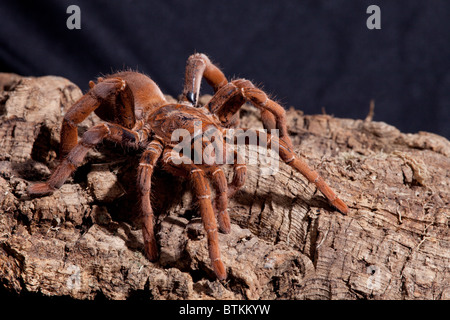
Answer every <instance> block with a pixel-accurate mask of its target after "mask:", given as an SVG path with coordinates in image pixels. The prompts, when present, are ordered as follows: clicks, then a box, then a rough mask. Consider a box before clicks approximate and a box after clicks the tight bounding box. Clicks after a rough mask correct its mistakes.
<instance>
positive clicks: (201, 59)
mask: <svg viewBox="0 0 450 320" xmlns="http://www.w3.org/2000/svg"><path fill="white" fill-rule="evenodd" d="M203 77H204V78H205V80H206V81H207V82H208V84H209V85H210V86H211V87H212V88H213V89H214V92H216V91H217V90H219V89H220V88H221V87H222V86H224V85H225V84H227V83H228V80H227V78H226V77H225V75H224V74H223V73H222V71H221V70H220V69H219V68H218V67H217V66H215V65H214V64H213V63H211V60H209V58H208V57H207V56H206V55H205V54H203V53H196V54H193V55H191V56H190V57H189V58H188V60H187V62H186V74H185V80H184V81H185V82H184V88H183V93H182V100H184V101H189V102H191V103H192V104H193V105H194V106H196V105H197V100H198V95H199V92H200V85H201V82H202V78H203Z"/></svg>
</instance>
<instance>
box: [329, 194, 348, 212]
mask: <svg viewBox="0 0 450 320" xmlns="http://www.w3.org/2000/svg"><path fill="white" fill-rule="evenodd" d="M331 204H332V205H333V207H335V208H336V209H338V210H339V212H340V213H342V214H347V213H348V207H347V205H346V204H345V203H344V201H342V200H341V199H339V198H336V199H334V200H333V201H332V202H331Z"/></svg>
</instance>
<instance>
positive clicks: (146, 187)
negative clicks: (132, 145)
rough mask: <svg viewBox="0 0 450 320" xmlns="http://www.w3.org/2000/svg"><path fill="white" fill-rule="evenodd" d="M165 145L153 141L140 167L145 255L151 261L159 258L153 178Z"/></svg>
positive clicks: (139, 184) (139, 180)
mask: <svg viewBox="0 0 450 320" xmlns="http://www.w3.org/2000/svg"><path fill="white" fill-rule="evenodd" d="M162 149H163V146H162V144H161V143H160V142H159V141H156V140H155V141H152V142H150V144H149V145H148V147H147V148H146V150H145V151H144V153H143V154H142V157H141V160H140V161H139V168H138V189H139V192H140V200H141V214H142V235H143V237H144V246H145V255H146V256H147V258H148V259H149V260H150V261H156V260H157V259H158V248H157V246H156V239H155V233H154V221H153V220H154V217H153V209H152V205H151V203H150V190H151V179H152V175H153V168H154V167H155V165H156V162H157V161H158V158H159V157H160V156H161V152H162Z"/></svg>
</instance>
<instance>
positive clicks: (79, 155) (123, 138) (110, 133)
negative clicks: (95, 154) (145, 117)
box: [27, 123, 139, 195]
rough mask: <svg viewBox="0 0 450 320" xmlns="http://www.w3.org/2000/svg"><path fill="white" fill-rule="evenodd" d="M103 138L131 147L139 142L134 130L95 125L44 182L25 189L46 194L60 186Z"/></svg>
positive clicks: (32, 193) (31, 192) (108, 125)
mask: <svg viewBox="0 0 450 320" xmlns="http://www.w3.org/2000/svg"><path fill="white" fill-rule="evenodd" d="M103 139H108V140H110V141H113V142H117V143H120V144H122V145H124V146H129V147H132V148H137V146H138V144H139V135H138V134H137V133H136V132H134V131H131V130H129V129H127V128H124V127H122V126H120V125H116V124H109V123H102V124H99V125H96V126H94V127H92V128H90V129H89V130H88V131H86V132H85V133H84V134H83V138H82V139H81V141H80V142H79V143H78V144H77V145H76V146H75V147H74V148H72V150H71V151H70V152H69V154H68V155H67V157H66V158H65V159H64V160H63V161H62V162H61V163H60V164H59V165H58V167H57V168H56V170H55V171H54V172H53V173H52V175H51V176H50V178H49V180H48V181H47V182H44V183H36V184H33V185H31V186H30V187H29V188H28V190H27V191H28V194H30V195H47V194H51V193H53V192H54V191H55V190H56V189H58V188H60V187H61V186H62V185H63V183H64V182H65V181H66V180H67V178H68V177H69V176H70V175H71V174H72V173H73V172H74V171H75V169H76V168H77V167H78V166H79V165H80V164H81V163H82V162H83V159H84V157H85V156H86V154H87V153H88V151H89V150H90V149H92V148H93V147H95V146H96V145H97V144H98V143H100V142H101V141H102V140H103Z"/></svg>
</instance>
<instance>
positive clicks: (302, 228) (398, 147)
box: [0, 74, 450, 299]
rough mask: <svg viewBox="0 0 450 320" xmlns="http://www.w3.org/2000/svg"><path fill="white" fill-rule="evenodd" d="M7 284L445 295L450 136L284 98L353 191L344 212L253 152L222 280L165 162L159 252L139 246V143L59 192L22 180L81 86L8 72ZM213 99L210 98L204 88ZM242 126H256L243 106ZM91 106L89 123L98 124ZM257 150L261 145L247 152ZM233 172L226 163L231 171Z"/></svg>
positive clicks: (70, 290) (39, 169)
mask: <svg viewBox="0 0 450 320" xmlns="http://www.w3.org/2000/svg"><path fill="white" fill-rule="evenodd" d="M0 87H1V88H2V89H3V91H1V92H0V144H1V148H0V205H1V213H0V286H1V288H2V289H1V290H2V291H15V292H31V293H35V294H38V295H49V296H70V297H73V298H79V299H93V298H95V297H96V296H98V295H103V296H105V297H107V298H110V299H126V298H132V297H136V296H138V297H140V298H142V297H148V298H152V299H360V298H363V299H450V272H449V266H450V237H449V215H450V210H449V201H450V159H449V156H450V143H449V141H447V140H446V139H444V138H442V137H440V136H437V135H434V134H430V133H425V132H420V133H418V134H403V133H401V132H399V130H397V129H396V128H394V127H392V126H390V125H387V124H385V123H382V122H372V121H370V118H368V119H366V120H350V119H337V118H334V117H332V116H329V115H314V116H306V115H303V114H302V113H301V112H299V111H295V110H289V111H288V113H287V116H288V125H289V128H290V133H291V135H292V137H293V142H294V144H295V146H296V149H297V150H296V151H297V152H298V153H299V154H300V155H302V156H303V157H304V158H306V160H307V161H308V163H309V164H310V165H311V166H312V167H313V168H316V170H318V171H319V172H320V173H321V174H322V176H323V177H324V178H325V180H326V181H327V182H328V183H329V184H330V185H331V187H333V188H334V189H335V190H336V191H337V192H338V194H339V196H340V197H341V198H342V199H343V200H344V201H345V202H346V203H347V204H348V205H349V207H350V212H349V214H348V215H346V216H344V215H342V214H340V213H338V212H336V211H334V210H332V208H330V206H329V205H328V204H327V202H326V201H325V199H324V198H323V196H322V195H321V194H320V193H319V192H317V191H316V189H315V187H314V186H312V185H311V184H308V183H307V181H306V179H305V178H303V177H302V176H301V175H300V174H298V173H296V172H293V171H292V170H291V168H290V167H288V166H286V165H284V164H281V165H280V166H279V170H278V172H277V173H276V174H274V175H267V174H265V173H267V170H261V166H258V165H256V166H255V165H253V166H249V174H248V181H247V183H246V186H245V188H243V190H242V191H241V192H240V193H239V194H238V195H237V196H236V197H235V198H234V199H232V200H231V201H230V209H229V212H230V215H231V218H232V221H233V227H232V232H231V233H230V234H228V235H224V234H221V235H220V240H221V251H222V255H223V260H224V263H225V265H226V266H227V268H228V281H227V282H226V283H220V282H218V281H216V280H215V278H214V275H213V273H212V270H211V269H210V263H209V258H208V252H207V245H206V239H205V236H204V231H203V229H202V227H201V224H200V220H199V218H198V214H197V211H196V206H195V203H193V202H192V197H191V193H190V191H189V190H190V188H189V183H188V182H186V181H183V180H180V179H179V178H175V177H172V176H170V175H169V174H167V173H164V172H162V171H161V170H157V173H156V175H155V181H154V186H153V190H154V195H153V203H154V204H155V207H156V211H157V213H158V223H157V225H158V230H157V232H158V243H159V246H160V252H161V254H160V260H159V261H158V262H157V263H151V262H149V261H148V260H147V259H146V258H145V257H144V256H143V253H142V247H143V244H142V236H141V232H140V225H139V213H138V211H137V207H136V198H135V177H136V165H137V159H138V154H137V153H136V152H134V153H133V152H131V154H130V153H129V151H127V150H122V149H121V148H120V147H117V146H114V145H112V144H108V143H104V144H103V145H101V146H99V147H98V148H97V149H96V150H94V151H92V152H90V153H89V154H88V157H87V159H86V161H85V164H84V165H83V166H82V167H80V168H79V169H78V171H77V172H76V174H75V175H74V176H73V177H72V178H71V180H69V181H68V182H67V183H66V184H65V185H64V186H63V187H62V188H61V189H60V190H59V191H57V192H55V193H54V194H53V195H52V196H48V197H43V198H36V199H30V198H28V197H27V195H26V193H25V190H26V187H27V186H28V185H29V184H30V183H32V182H33V181H41V180H45V179H46V178H47V177H48V176H49V174H50V172H51V170H52V169H53V168H54V167H55V165H56V164H57V160H56V152H57V150H58V142H59V130H60V123H61V120H62V115H63V113H64V110H67V108H68V107H70V106H71V104H72V103H73V102H74V101H75V100H76V99H77V98H79V97H80V96H81V94H82V93H81V91H80V90H79V89H78V88H77V87H76V86H75V85H74V84H72V83H71V82H69V81H67V80H66V79H63V78H58V77H41V78H23V77H19V76H17V75H10V74H2V75H1V76H0ZM203 99H207V97H203ZM241 117H242V119H241V122H242V125H243V126H245V127H248V126H261V125H260V123H259V120H258V114H257V113H256V112H255V110H254V109H253V108H252V107H245V109H244V111H243V112H242V115H241ZM97 121H98V119H96V118H95V116H90V117H89V118H88V119H87V120H86V121H85V122H84V123H82V124H81V125H80V133H82V132H83V130H86V128H87V127H89V126H91V125H92V124H93V123H95V122H97ZM248 157H255V153H251V152H248ZM227 174H228V175H229V174H230V172H229V171H227Z"/></svg>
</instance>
